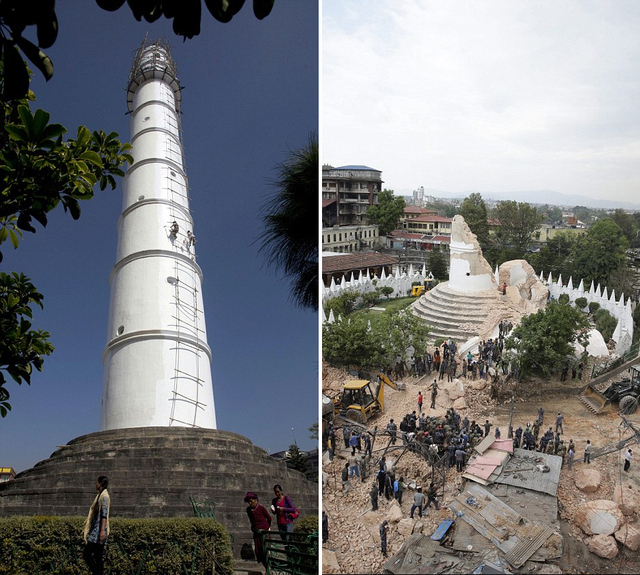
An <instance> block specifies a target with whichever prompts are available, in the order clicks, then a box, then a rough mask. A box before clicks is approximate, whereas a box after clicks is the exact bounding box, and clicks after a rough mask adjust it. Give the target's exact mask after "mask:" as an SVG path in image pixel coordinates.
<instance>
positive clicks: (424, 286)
mask: <svg viewBox="0 0 640 575" xmlns="http://www.w3.org/2000/svg"><path fill="white" fill-rule="evenodd" d="M432 281H433V276H432V275H431V273H429V276H428V277H427V278H425V279H424V280H423V281H422V282H421V283H420V284H418V285H415V286H413V287H412V288H411V295H412V296H414V297H418V296H421V295H422V294H423V293H425V292H427V291H429V290H430V289H431V282H432Z"/></svg>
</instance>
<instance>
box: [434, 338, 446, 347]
mask: <svg viewBox="0 0 640 575" xmlns="http://www.w3.org/2000/svg"><path fill="white" fill-rule="evenodd" d="M444 342H445V339H444V337H439V338H438V339H436V341H435V342H433V345H434V346H435V347H440V346H441V345H442V344H443V343H444Z"/></svg>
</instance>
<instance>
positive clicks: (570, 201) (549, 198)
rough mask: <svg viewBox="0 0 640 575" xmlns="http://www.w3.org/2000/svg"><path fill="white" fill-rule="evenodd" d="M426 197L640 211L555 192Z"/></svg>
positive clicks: (621, 203) (620, 203) (632, 206)
mask: <svg viewBox="0 0 640 575" xmlns="http://www.w3.org/2000/svg"><path fill="white" fill-rule="evenodd" d="M424 193H425V195H427V196H435V197H438V198H449V199H455V198H459V199H460V200H463V199H464V198H466V197H467V196H469V195H471V194H473V193H478V194H481V195H482V198H483V199H484V200H494V201H496V202H502V201H505V200H513V201H516V202H528V203H529V204H549V205H552V206H565V207H570V208H573V207H575V206H586V207H588V208H599V209H616V208H622V209H625V210H637V211H640V203H634V202H624V201H619V200H611V199H606V198H603V199H594V198H587V197H586V196H579V195H576V194H561V193H559V192H554V191H553V190H527V191H519V192H488V191H482V190H469V191H467V192H464V193H459V194H453V193H451V192H444V191H442V190H434V189H428V188H425V190H424ZM396 194H402V195H407V196H412V195H413V191H412V190H410V191H406V190H402V191H396Z"/></svg>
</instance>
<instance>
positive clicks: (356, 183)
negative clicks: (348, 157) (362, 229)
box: [322, 165, 383, 227]
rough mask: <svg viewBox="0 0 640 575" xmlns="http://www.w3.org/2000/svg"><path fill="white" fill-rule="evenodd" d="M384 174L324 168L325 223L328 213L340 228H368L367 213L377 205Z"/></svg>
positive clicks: (361, 168) (359, 168)
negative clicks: (326, 213)
mask: <svg viewBox="0 0 640 575" xmlns="http://www.w3.org/2000/svg"><path fill="white" fill-rule="evenodd" d="M381 174H382V172H381V171H380V170H374V169H373V168H369V167H368V166H340V167H338V168H334V167H333V166H329V165H324V166H322V200H323V220H324V215H325V210H327V211H331V210H333V213H334V214H335V217H336V220H337V224H338V225H339V226H358V225H363V224H365V225H366V224H369V223H370V222H369V218H368V217H367V210H368V209H369V206H374V205H377V204H378V194H379V193H380V191H381V190H382V183H383V182H382V178H381V177H380V176H381ZM332 200H333V201H332ZM325 203H326V205H325ZM323 227H325V224H324V223H323Z"/></svg>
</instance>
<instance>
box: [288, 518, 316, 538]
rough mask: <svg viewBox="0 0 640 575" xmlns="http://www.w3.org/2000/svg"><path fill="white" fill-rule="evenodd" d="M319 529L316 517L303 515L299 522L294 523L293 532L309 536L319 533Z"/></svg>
mask: <svg viewBox="0 0 640 575" xmlns="http://www.w3.org/2000/svg"><path fill="white" fill-rule="evenodd" d="M319 528H320V523H319V521H318V516H317V515H305V516H304V517H301V518H300V520H299V521H296V523H295V526H294V527H293V532H294V533H299V534H301V535H302V534H304V535H311V534H312V533H318V532H319V531H320V529H319Z"/></svg>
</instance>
